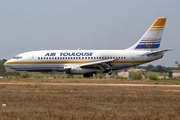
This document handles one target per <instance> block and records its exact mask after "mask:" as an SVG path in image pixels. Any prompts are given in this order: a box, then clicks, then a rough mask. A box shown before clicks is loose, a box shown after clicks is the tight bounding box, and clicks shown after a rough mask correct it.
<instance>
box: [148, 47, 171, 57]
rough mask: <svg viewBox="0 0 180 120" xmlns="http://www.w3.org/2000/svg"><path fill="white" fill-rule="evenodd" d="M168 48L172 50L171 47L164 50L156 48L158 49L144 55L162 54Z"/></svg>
mask: <svg viewBox="0 0 180 120" xmlns="http://www.w3.org/2000/svg"><path fill="white" fill-rule="evenodd" d="M170 50H173V49H172V48H170V49H165V50H158V51H153V52H150V53H147V54H146V55H148V56H149V55H158V54H163V53H165V52H167V51H170Z"/></svg>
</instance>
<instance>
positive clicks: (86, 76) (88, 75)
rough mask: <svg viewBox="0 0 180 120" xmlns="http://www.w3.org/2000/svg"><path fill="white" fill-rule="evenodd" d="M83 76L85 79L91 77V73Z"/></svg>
mask: <svg viewBox="0 0 180 120" xmlns="http://www.w3.org/2000/svg"><path fill="white" fill-rule="evenodd" d="M83 76H84V77H85V78H89V77H93V73H85V74H84V75H83Z"/></svg>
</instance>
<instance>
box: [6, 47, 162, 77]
mask: <svg viewBox="0 0 180 120" xmlns="http://www.w3.org/2000/svg"><path fill="white" fill-rule="evenodd" d="M150 52H151V51H138V50H42V51H31V52H25V53H21V54H18V55H16V56H15V57H14V58H12V59H10V60H8V61H7V62H6V63H5V65H6V66H8V67H10V68H12V69H16V70H18V71H22V70H24V71H52V70H58V71H65V67H66V66H70V67H71V68H78V66H80V65H83V64H88V63H92V62H98V61H104V60H110V59H113V61H112V62H111V65H112V70H118V69H123V68H127V67H132V66H137V65H140V64H143V63H147V62H150V61H153V60H156V59H159V58H161V57H162V56H163V54H158V55H154V56H148V55H146V54H147V53H150ZM92 66H93V65H92ZM92 66H91V67H90V68H88V70H83V71H79V72H77V73H76V74H85V73H89V72H90V73H91V72H97V71H99V70H100V68H99V67H94V68H92Z"/></svg>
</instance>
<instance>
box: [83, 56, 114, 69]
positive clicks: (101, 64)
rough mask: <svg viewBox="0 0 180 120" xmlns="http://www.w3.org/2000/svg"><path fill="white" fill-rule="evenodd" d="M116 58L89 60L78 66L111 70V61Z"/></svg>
mask: <svg viewBox="0 0 180 120" xmlns="http://www.w3.org/2000/svg"><path fill="white" fill-rule="evenodd" d="M115 60H116V59H108V60H101V61H96V62H90V63H86V64H81V65H80V67H82V68H83V67H84V68H100V69H101V70H102V71H105V70H111V69H112V62H113V61H115Z"/></svg>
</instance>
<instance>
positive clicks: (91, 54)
mask: <svg viewBox="0 0 180 120" xmlns="http://www.w3.org/2000/svg"><path fill="white" fill-rule="evenodd" d="M45 56H56V53H55V52H52V53H46V54H45ZM59 56H93V52H60V54H59Z"/></svg>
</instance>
